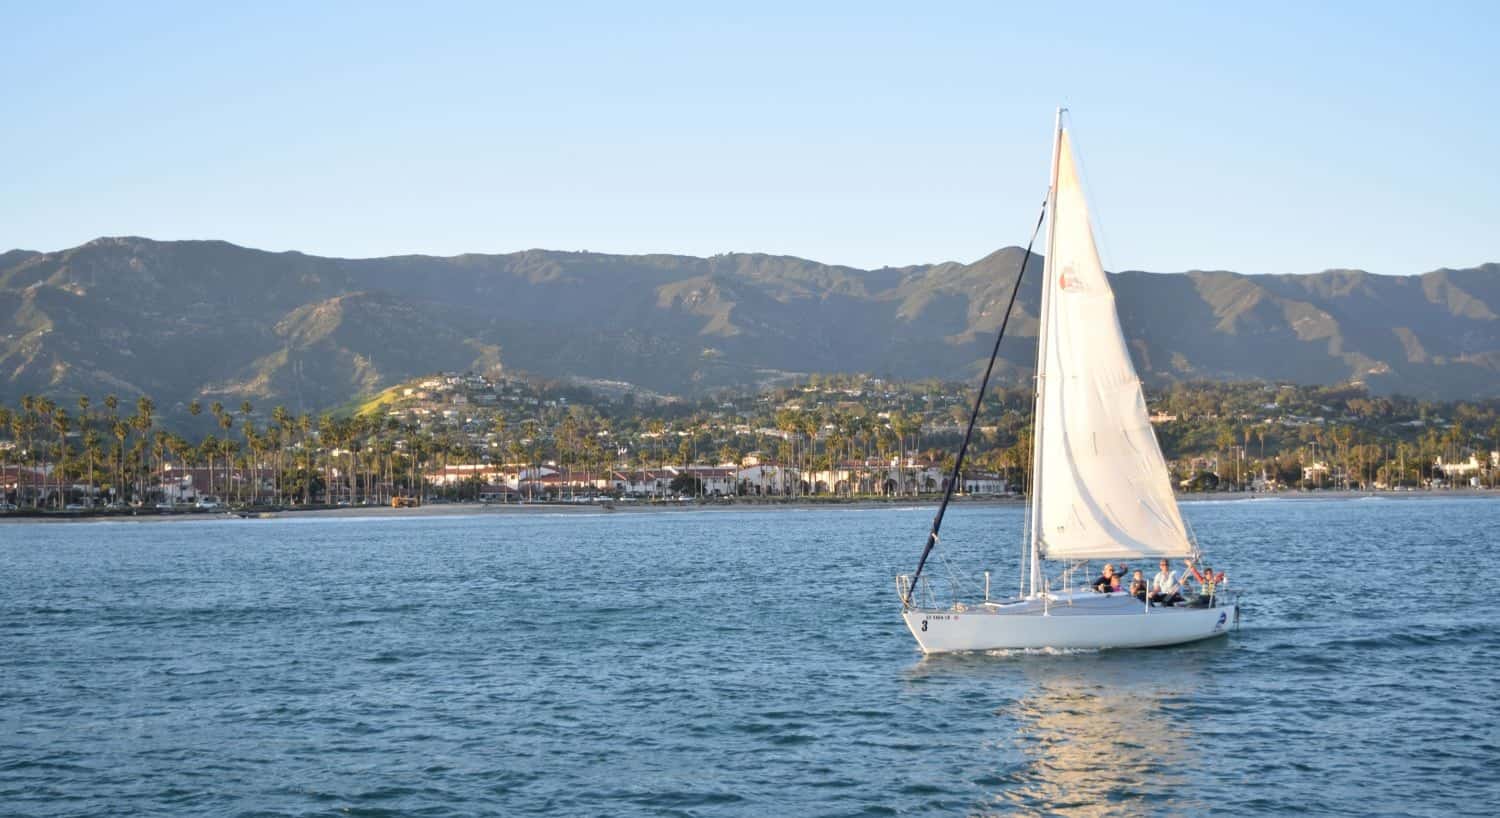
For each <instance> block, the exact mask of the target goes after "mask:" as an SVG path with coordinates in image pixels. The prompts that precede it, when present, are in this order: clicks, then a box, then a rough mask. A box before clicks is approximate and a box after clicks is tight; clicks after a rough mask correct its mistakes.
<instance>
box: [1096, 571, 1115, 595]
mask: <svg viewBox="0 0 1500 818" xmlns="http://www.w3.org/2000/svg"><path fill="white" fill-rule="evenodd" d="M1119 582H1120V578H1119V577H1117V576H1115V567H1114V566H1113V565H1108V564H1106V565H1105V566H1104V574H1103V575H1102V576H1100V577H1099V578H1098V579H1096V580H1094V584H1093V588H1094V590H1095V591H1097V592H1098V593H1101V594H1107V593H1109V592H1110V591H1112V590H1118V588H1117V587H1116V586H1118V585H1119Z"/></svg>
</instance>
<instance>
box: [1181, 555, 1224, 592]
mask: <svg viewBox="0 0 1500 818" xmlns="http://www.w3.org/2000/svg"><path fill="white" fill-rule="evenodd" d="M1183 562H1184V563H1186V564H1187V568H1188V571H1190V572H1192V574H1193V579H1195V580H1197V581H1198V584H1199V585H1200V586H1203V587H1205V588H1208V589H1210V590H1207V591H1204V593H1213V591H1212V588H1213V587H1214V586H1216V585H1222V584H1223V583H1224V572H1223V571H1220V572H1219V573H1217V574H1215V573H1214V569H1213V568H1210V567H1209V566H1208V565H1204V566H1203V568H1202V570H1199V568H1198V566H1196V565H1194V564H1193V561H1192V560H1184V561H1183Z"/></svg>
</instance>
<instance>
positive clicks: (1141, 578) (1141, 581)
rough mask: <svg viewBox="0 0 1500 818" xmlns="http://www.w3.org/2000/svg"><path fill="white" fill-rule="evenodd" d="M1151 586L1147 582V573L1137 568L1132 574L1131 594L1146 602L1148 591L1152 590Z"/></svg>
mask: <svg viewBox="0 0 1500 818" xmlns="http://www.w3.org/2000/svg"><path fill="white" fill-rule="evenodd" d="M1150 587H1151V586H1149V585H1147V584H1146V575H1145V574H1142V573H1141V571H1140V569H1139V568H1137V569H1136V571H1135V573H1133V574H1131V575H1130V595H1131V596H1133V597H1135V598H1136V599H1139V600H1140V601H1142V602H1145V601H1146V593H1147V592H1148V591H1149V590H1150Z"/></svg>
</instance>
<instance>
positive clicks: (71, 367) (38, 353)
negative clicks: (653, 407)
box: [0, 237, 1500, 411]
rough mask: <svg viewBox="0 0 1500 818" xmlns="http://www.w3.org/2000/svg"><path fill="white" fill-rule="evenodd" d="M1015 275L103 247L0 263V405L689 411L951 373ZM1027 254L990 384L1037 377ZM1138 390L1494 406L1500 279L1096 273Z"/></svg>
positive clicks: (980, 353) (965, 373) (1487, 268)
mask: <svg viewBox="0 0 1500 818" xmlns="http://www.w3.org/2000/svg"><path fill="white" fill-rule="evenodd" d="M1022 257H1023V252H1022V250H1021V249H1020V248H1016V247H1007V248H1004V249H1001V250H998V251H996V252H994V253H992V254H990V255H989V256H986V257H985V258H983V259H980V260H978V261H976V262H974V263H972V264H959V263H953V262H948V263H942V264H930V265H916V266H910V267H899V268H882V269H878V270H860V269H855V268H852V267H842V266H836V265H827V264H820V263H817V262H813V261H808V260H806V259H801V258H795V257H787V256H771V255H762V254H754V253H734V254H725V255H717V256H713V257H710V258H696V257H690V256H677V255H642V256H624V255H609V254H603V253H591V252H555V251H546V250H528V251H525V252H519V253H510V254H504V255H461V256H453V257H433V256H393V257H388V258H373V259H339V258H322V257H317V256H310V255H305V254H303V253H297V252H283V253H272V252H265V251H261V250H254V249H249V248H245V247H239V246H236V245H233V244H229V243H227V242H222V241H153V240H150V239H144V238H134V237H123V238H101V239H96V240H94V241H91V242H88V243H87V244H83V245H81V246H78V247H74V248H72V249H69V250H63V251H59V252H50V253H43V252H34V251H27V250H13V251H10V252H6V253H0V402H12V403H13V402H14V401H15V400H16V399H17V398H18V397H19V396H20V395H21V394H25V393H31V394H53V395H56V396H59V397H62V398H71V397H73V396H76V395H80V394H88V395H92V396H99V395H102V394H105V393H114V394H117V395H119V396H120V397H121V398H127V397H133V396H135V395H138V394H149V395H151V396H153V397H154V398H156V399H157V400H158V402H167V403H171V402H185V401H187V400H190V399H192V398H195V397H198V398H203V399H205V400H221V401H223V402H224V403H226V404H236V405H237V404H238V403H239V401H240V400H242V399H249V400H251V401H253V402H256V403H257V404H260V403H281V404H285V405H286V406H287V407H288V408H291V409H293V410H297V411H301V410H317V409H323V408H327V407H331V406H337V405H340V404H343V403H346V402H348V401H349V400H352V399H354V398H356V397H358V396H361V395H367V394H370V393H373V392H375V391H378V390H379V389H381V388H382V387H384V386H387V385H390V384H392V383H395V382H398V381H401V380H405V379H408V378H411V377H414V376H417V375H421V374H426V373H430V372H435V371H440V370H474V371H485V372H493V371H495V370H497V369H498V368H500V367H507V368H511V369H521V370H524V371H527V372H531V373H535V374H539V375H545V376H549V377H556V378H575V379H580V380H583V381H585V382H587V381H589V380H590V379H597V380H607V381H615V382H621V381H623V382H626V383H629V384H634V385H638V386H641V387H644V388H647V389H650V390H654V391H658V392H667V393H676V394H690V393H698V392H702V391H705V390H709V389H712V388H715V387H724V386H751V385H756V384H760V383H764V382H767V381H771V380H775V379H777V378H784V377H786V376H787V375H789V374H793V373H810V372H856V371H857V372H868V373H872V374H875V375H883V376H889V377H895V378H928V377H936V378H945V379H947V378H969V377H972V376H974V374H975V373H976V371H977V370H978V368H979V367H981V366H982V365H983V361H984V360H985V357H986V356H987V354H988V351H989V345H990V344H991V343H992V341H993V333H994V331H995V329H996V328H997V327H998V325H999V322H1000V319H1001V317H1002V316H1001V312H1002V311H1003V309H1004V307H1005V299H1006V297H1007V296H1008V295H1009V292H1010V286H1011V284H1012V283H1013V282H1014V280H1015V276H1016V274H1017V272H1018V268H1019V266H1020V263H1021V259H1022ZM1040 271H1041V259H1040V258H1039V257H1035V256H1034V257H1033V260H1032V263H1031V265H1029V266H1028V269H1027V275H1026V279H1025V281H1024V282H1023V286H1022V288H1021V294H1020V297H1019V299H1018V301H1017V304H1016V314H1015V316H1014V317H1013V318H1012V322H1011V332H1012V333H1013V340H1008V341H1007V342H1006V344H1005V345H1004V347H1003V358H1004V360H1003V362H1002V364H1001V372H1000V377H1002V378H1008V379H1017V378H1025V377H1026V376H1027V375H1028V374H1029V372H1030V369H1031V367H1032V362H1033V358H1034V356H1035V341H1036V331H1037V318H1036V316H1037V306H1038V300H1039V299H1038V296H1039V292H1040V291H1039V284H1040ZM1112 283H1113V286H1114V289H1115V293H1116V299H1117V304H1118V307H1119V311H1120V316H1121V320H1122V323H1123V325H1124V329H1125V334H1126V337H1127V339H1128V340H1129V342H1130V346H1131V350H1132V353H1133V355H1134V356H1135V361H1136V366H1137V369H1138V371H1139V372H1140V373H1141V376H1142V378H1143V379H1145V380H1146V381H1147V382H1149V383H1157V384H1160V383H1163V382H1168V381H1172V380H1179V379H1201V378H1210V379H1233V380H1245V379H1260V380H1269V381H1284V382H1297V383H1343V382H1349V381H1360V382H1363V383H1365V384H1366V385H1368V386H1369V388H1370V389H1371V390H1372V391H1375V392H1381V393H1390V392H1401V393H1405V394H1411V395H1417V396H1426V397H1435V398H1458V397H1489V396H1495V395H1500V377H1497V372H1500V264H1485V265H1482V266H1480V267H1476V268H1469V269H1440V270H1434V271H1431V272H1426V273H1422V274H1420V275H1411V276H1385V275H1374V274H1371V273H1366V272H1362V271H1359V270H1329V271H1326V272H1322V273H1317V274H1313V275H1242V274H1238V273H1232V272H1223V271H1213V272H1210V271H1192V272H1186V273H1146V272H1139V271H1126V272H1120V273H1115V274H1112Z"/></svg>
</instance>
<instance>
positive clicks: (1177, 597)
mask: <svg viewBox="0 0 1500 818" xmlns="http://www.w3.org/2000/svg"><path fill="white" fill-rule="evenodd" d="M1181 590H1182V586H1181V585H1180V584H1178V582H1177V572H1176V571H1173V570H1172V567H1171V564H1170V563H1168V562H1167V561H1166V560H1162V561H1161V570H1160V571H1158V572H1157V574H1156V576H1155V577H1153V578H1152V580H1151V601H1152V602H1157V603H1160V604H1162V605H1165V606H1167V607H1169V608H1170V607H1171V606H1173V605H1176V604H1177V603H1179V602H1181V601H1182V593H1181Z"/></svg>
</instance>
